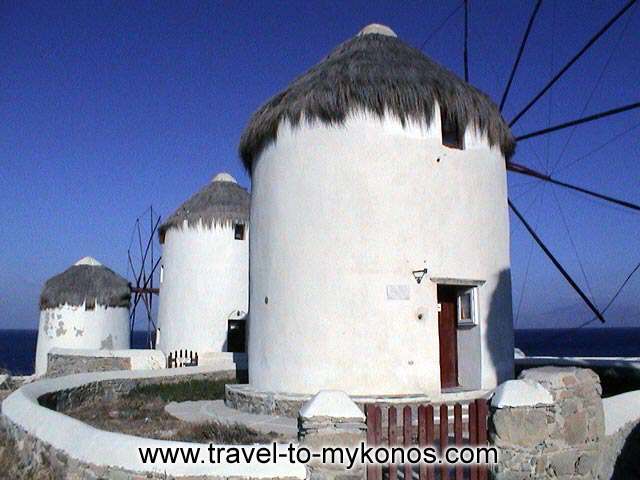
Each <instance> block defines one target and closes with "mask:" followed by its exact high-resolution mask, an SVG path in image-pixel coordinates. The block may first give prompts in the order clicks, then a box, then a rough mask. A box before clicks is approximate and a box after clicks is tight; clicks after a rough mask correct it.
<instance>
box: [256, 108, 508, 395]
mask: <svg viewBox="0 0 640 480" xmlns="http://www.w3.org/2000/svg"><path fill="white" fill-rule="evenodd" d="M465 143H466V149H465V150H464V151H461V150H454V149H450V148H446V147H443V146H442V144H441V136H440V120H439V115H435V119H434V122H433V125H432V126H431V127H430V128H428V127H427V126H425V125H408V126H407V127H406V128H403V127H402V126H401V124H400V123H399V122H398V121H396V120H393V119H387V120H386V121H384V122H382V121H380V120H378V119H376V118H374V117H371V116H369V115H365V114H360V115H357V116H353V117H352V118H350V119H349V120H348V121H347V122H346V124H345V125H344V126H336V127H327V126H324V125H320V124H316V125H314V126H305V127H303V128H295V129H291V128H290V127H289V126H288V125H282V126H281V127H280V129H279V132H278V139H277V142H276V143H275V144H272V145H271V146H269V147H268V148H267V149H266V150H265V151H264V152H263V153H262V154H261V156H260V158H259V159H258V160H257V162H256V163H255V164H254V167H253V172H252V198H251V200H252V206H251V232H252V236H251V248H250V265H251V280H250V284H251V291H250V304H251V312H250V326H249V375H250V383H251V384H252V385H253V386H254V387H256V388H259V389H263V390H271V391H285V392H293V393H315V392H317V391H318V390H321V389H339V390H344V391H346V392H348V393H350V394H407V393H417V392H439V391H440V373H439V372H440V370H439V351H438V348H439V346H438V326H437V325H438V324H437V298H436V293H437V285H436V283H434V282H432V281H430V280H429V278H430V277H451V278H460V279H475V280H484V281H485V283H484V285H482V286H481V287H479V292H478V293H479V295H478V305H479V319H480V325H479V326H477V327H474V328H475V329H476V330H475V331H474V330H473V329H472V331H468V332H466V335H465V337H468V338H472V337H474V336H475V337H476V338H477V342H478V343H479V345H478V349H480V354H479V355H476V357H477V356H479V357H480V362H481V370H482V373H481V379H480V380H478V382H477V383H478V384H479V385H476V386H480V384H481V386H482V387H484V388H491V387H494V386H495V385H496V384H497V383H498V382H499V381H502V380H504V379H506V378H508V377H509V376H510V375H511V374H512V368H513V331H512V328H513V327H512V313H511V286H510V272H509V228H508V211H507V191H506V171H505V161H504V158H503V157H502V155H501V153H500V151H499V149H498V148H497V147H495V148H491V149H490V148H489V147H488V145H487V143H486V141H485V140H484V139H483V138H477V137H476V135H474V132H473V131H469V132H468V134H467V136H466V138H465ZM438 160H439V161H438ZM424 267H427V268H428V271H429V273H428V275H427V277H426V278H425V279H424V280H423V281H422V283H421V284H417V283H416V281H415V280H414V278H413V276H412V274H411V271H412V270H417V269H422V268H424ZM389 285H402V286H406V287H407V288H408V289H409V293H410V295H409V298H408V299H405V300H389V299H388V298H387V294H386V289H387V286H389ZM418 313H423V318H422V320H419V319H418ZM477 329H479V330H477ZM477 332H479V333H477ZM474 334H475V335H474ZM461 343H462V344H464V342H461ZM459 355H460V357H462V356H464V355H465V351H461V352H459ZM461 363H462V362H461ZM476 363H477V360H476ZM465 375H468V374H465Z"/></svg>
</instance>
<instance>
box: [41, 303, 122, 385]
mask: <svg viewBox="0 0 640 480" xmlns="http://www.w3.org/2000/svg"><path fill="white" fill-rule="evenodd" d="M129 346H130V332H129V309H128V308H124V307H115V308H114V307H103V306H101V305H96V307H95V310H85V308H84V305H80V306H69V305H62V306H60V307H57V308H49V309H46V310H42V311H40V325H39V327H38V345H37V347H36V375H44V374H45V373H46V372H47V353H49V350H51V349H52V348H74V349H98V350H125V349H128V348H129Z"/></svg>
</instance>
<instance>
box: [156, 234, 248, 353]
mask: <svg viewBox="0 0 640 480" xmlns="http://www.w3.org/2000/svg"><path fill="white" fill-rule="evenodd" d="M247 227H248V226H247ZM248 235H249V228H245V239H244V240H235V238H234V230H233V226H232V225H230V224H227V225H224V226H221V225H219V224H218V225H217V226H214V227H213V228H209V227H203V226H202V225H201V224H198V225H197V226H187V225H186V224H185V225H184V227H183V228H181V229H176V228H171V229H169V230H168V231H167V232H166V235H165V239H164V245H163V248H162V270H163V272H162V283H161V284H160V305H159V310H158V327H159V329H160V337H159V341H158V345H157V346H156V348H158V349H160V350H162V351H163V352H164V353H165V354H169V353H170V352H172V351H174V350H180V349H188V350H195V351H197V352H198V354H203V353H206V352H223V351H226V339H227V320H228V319H229V318H230V317H232V316H233V313H234V312H237V311H238V310H240V311H241V312H245V313H246V312H247V310H248V301H249V291H248V290H249V287H248V283H249V240H248Z"/></svg>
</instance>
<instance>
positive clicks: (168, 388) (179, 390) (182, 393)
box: [127, 380, 232, 403]
mask: <svg viewBox="0 0 640 480" xmlns="http://www.w3.org/2000/svg"><path fill="white" fill-rule="evenodd" d="M227 383H232V381H231V380H189V381H186V382H180V383H162V384H152V385H139V386H137V387H136V388H134V389H133V390H131V391H130V392H129V393H128V395H127V397H129V398H133V397H155V398H160V399H162V400H163V401H164V402H167V403H169V402H185V401H188V400H221V399H224V386H225V385H226V384H227Z"/></svg>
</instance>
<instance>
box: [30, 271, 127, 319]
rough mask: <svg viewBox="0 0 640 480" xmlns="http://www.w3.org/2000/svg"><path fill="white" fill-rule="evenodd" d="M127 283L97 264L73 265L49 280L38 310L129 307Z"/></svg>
mask: <svg viewBox="0 0 640 480" xmlns="http://www.w3.org/2000/svg"><path fill="white" fill-rule="evenodd" d="M130 299H131V289H130V287H129V283H128V282H127V280H125V279H124V278H122V277H121V276H120V275H118V274H117V273H115V272H114V271H113V270H111V269H109V268H107V267H105V266H104V265H100V264H97V265H95V264H80V265H78V264H76V265H73V266H72V267H70V268H68V269H66V270H65V271H64V272H62V273H60V274H58V275H56V276H55V277H52V278H50V279H49V280H47V281H46V283H45V284H44V288H43V289H42V293H41V294H40V310H45V309H47V308H56V307H59V306H61V305H65V304H66V305H71V306H81V305H84V303H85V301H88V302H87V303H95V304H96V305H101V306H103V307H126V308H128V307H129V300H130Z"/></svg>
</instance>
